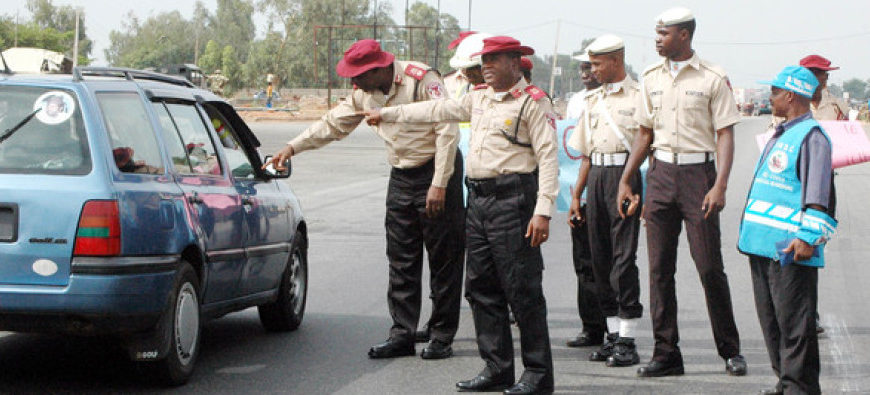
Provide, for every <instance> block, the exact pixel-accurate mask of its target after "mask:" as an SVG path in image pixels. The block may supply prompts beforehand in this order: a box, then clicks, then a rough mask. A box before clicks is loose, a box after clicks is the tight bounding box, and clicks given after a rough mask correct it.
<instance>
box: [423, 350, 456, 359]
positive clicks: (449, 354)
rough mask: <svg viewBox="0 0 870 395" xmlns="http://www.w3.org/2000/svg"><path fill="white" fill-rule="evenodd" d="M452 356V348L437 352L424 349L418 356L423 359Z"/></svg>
mask: <svg viewBox="0 0 870 395" xmlns="http://www.w3.org/2000/svg"><path fill="white" fill-rule="evenodd" d="M452 356H453V350H452V349H451V350H448V351H447V352H443V353H442V352H439V353H427V352H426V350H423V352H421V353H420V358H423V359H430V360H431V359H447V358H450V357H452Z"/></svg>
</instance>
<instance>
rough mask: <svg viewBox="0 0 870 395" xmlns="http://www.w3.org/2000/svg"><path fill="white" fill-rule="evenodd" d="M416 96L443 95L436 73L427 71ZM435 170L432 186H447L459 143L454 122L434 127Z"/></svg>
mask: <svg viewBox="0 0 870 395" xmlns="http://www.w3.org/2000/svg"><path fill="white" fill-rule="evenodd" d="M419 89H421V91H418V92H417V97H418V98H420V99H421V100H433V99H440V98H442V97H444V96H446V95H445V93H446V91H445V90H444V84H443V83H442V81H441V77H439V76H438V73H435V72H431V71H430V72H428V73H426V75H425V76H424V77H423V80H422V81H420V86H419ZM435 134H436V135H437V137H436V138H435V172H434V174H433V175H432V186H435V187H439V188H447V183H448V182H449V181H450V176H452V175H453V170H454V169H453V161H454V160H455V159H456V146H457V144H459V126H457V125H456V122H441V123H439V124H438V125H436V127H435Z"/></svg>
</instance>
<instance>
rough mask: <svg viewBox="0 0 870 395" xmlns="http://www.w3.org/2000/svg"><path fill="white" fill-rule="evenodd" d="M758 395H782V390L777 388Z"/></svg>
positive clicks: (763, 391) (760, 392)
mask: <svg viewBox="0 0 870 395" xmlns="http://www.w3.org/2000/svg"><path fill="white" fill-rule="evenodd" d="M758 395H782V390H780V389H776V388H768V389H763V390H761V391H758Z"/></svg>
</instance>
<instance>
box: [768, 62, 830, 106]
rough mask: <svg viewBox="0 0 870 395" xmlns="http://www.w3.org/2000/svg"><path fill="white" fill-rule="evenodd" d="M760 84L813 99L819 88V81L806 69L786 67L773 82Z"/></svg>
mask: <svg viewBox="0 0 870 395" xmlns="http://www.w3.org/2000/svg"><path fill="white" fill-rule="evenodd" d="M758 83H759V84H763V85H773V86H775V87H777V88H782V89H785V90H788V91H792V92H794V93H797V94H799V95H801V96H803V97H806V98H809V99H812V97H813V92H815V91H816V87H818V86H819V80H818V79H816V76H815V75H813V72H812V71H810V70H809V69H807V68H806V67H801V66H785V68H784V69H782V71H780V72H779V74H777V75H776V78H774V79H773V81H758Z"/></svg>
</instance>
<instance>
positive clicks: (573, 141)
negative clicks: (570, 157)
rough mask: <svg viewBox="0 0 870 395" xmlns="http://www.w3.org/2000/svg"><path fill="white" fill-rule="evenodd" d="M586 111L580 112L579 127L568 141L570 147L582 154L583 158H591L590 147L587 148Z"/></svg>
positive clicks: (576, 127) (577, 126)
mask: <svg viewBox="0 0 870 395" xmlns="http://www.w3.org/2000/svg"><path fill="white" fill-rule="evenodd" d="M586 141H587V139H586V109H585V108H584V109H583V110H581V111H580V115H579V118H578V119H577V125H576V126H574V132H572V133H571V138H569V139H568V146H569V147H571V148H572V149H573V150H575V151H577V152H579V153H581V154H582V155H583V156H587V157H588V156H589V152H588V151H589V147H587V146H586Z"/></svg>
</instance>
